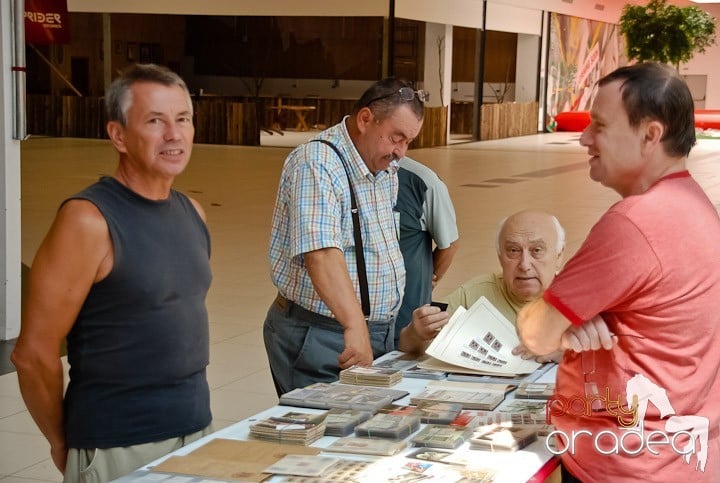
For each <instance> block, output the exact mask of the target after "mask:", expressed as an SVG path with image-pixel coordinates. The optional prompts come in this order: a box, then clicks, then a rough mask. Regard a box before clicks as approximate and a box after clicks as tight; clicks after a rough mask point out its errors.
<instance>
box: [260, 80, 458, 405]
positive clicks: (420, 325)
mask: <svg viewBox="0 0 720 483" xmlns="http://www.w3.org/2000/svg"><path fill="white" fill-rule="evenodd" d="M425 99H426V93H425V92H424V91H416V90H414V89H413V88H412V87H411V86H409V85H407V84H406V83H404V82H402V81H399V80H395V79H386V80H383V81H379V82H377V83H375V84H373V85H372V86H371V87H370V88H369V89H368V90H367V91H366V92H365V93H364V94H363V95H362V97H361V98H360V99H359V100H358V102H357V103H356V104H355V106H354V108H353V111H352V113H351V114H350V115H349V116H346V117H345V118H344V119H343V120H342V121H341V122H340V123H339V124H337V125H335V126H333V127H331V128H329V129H327V130H325V131H323V132H321V133H320V134H318V136H317V137H316V138H315V139H313V140H311V141H310V142H308V143H306V144H303V145H300V146H298V147H297V148H296V149H295V150H293V151H292V152H291V153H290V155H289V156H288V158H287V159H286V161H285V165H284V167H283V171H282V174H281V178H280V186H279V189H278V195H277V200H276V204H275V210H274V213H273V222H272V233H271V238H270V253H269V259H270V267H271V276H272V281H273V283H274V284H275V286H276V287H277V288H278V296H277V298H276V299H275V301H274V302H273V304H272V305H271V307H270V309H269V310H268V314H267V318H266V319H265V324H264V330H263V332H264V341H265V349H266V351H267V354H268V360H269V362H270V368H271V371H272V375H273V379H274V381H275V385H276V389H277V391H278V394H282V393H285V392H287V391H290V390H292V389H294V388H297V387H304V386H306V385H308V384H312V383H314V382H329V381H334V380H336V379H337V377H338V373H339V371H340V369H343V368H347V367H350V366H352V365H370V364H371V363H372V361H373V359H374V358H376V357H378V356H380V355H381V354H383V353H385V352H388V351H390V350H392V349H393V345H394V341H393V335H394V321H395V317H396V315H397V312H398V309H399V307H400V302H401V299H402V295H403V290H404V286H405V269H404V266H403V258H402V254H401V253H400V247H399V244H398V229H399V225H398V220H397V217H396V213H394V212H393V206H394V205H395V201H396V199H397V191H398V180H397V175H396V171H397V163H396V161H397V160H398V159H400V158H402V157H403V156H404V155H405V152H406V151H407V148H408V145H409V144H410V143H411V142H412V140H413V139H415V137H416V136H417V135H418V133H419V132H420V128H421V126H422V120H423V102H424V100H425ZM353 197H354V198H355V202H356V206H357V213H358V215H359V216H358V217H359V223H357V224H354V223H353V217H352V211H353V208H352V205H353ZM356 225H357V226H356ZM360 244H361V245H362V250H357V251H356V247H359V246H360ZM358 255H360V256H359V257H358ZM363 262H364V263H363ZM364 278H366V280H364ZM423 310H424V311H420V312H419V313H418V315H417V317H416V318H417V320H416V324H415V325H416V326H417V329H418V330H417V331H416V333H415V334H413V336H414V337H413V338H415V337H417V334H418V333H420V334H422V336H423V337H425V336H427V337H430V334H432V333H434V329H435V328H436V326H438V327H439V326H441V325H443V324H444V322H445V319H446V317H447V314H444V315H443V313H439V312H440V311H439V309H437V308H436V307H426V308H424V309H423Z"/></svg>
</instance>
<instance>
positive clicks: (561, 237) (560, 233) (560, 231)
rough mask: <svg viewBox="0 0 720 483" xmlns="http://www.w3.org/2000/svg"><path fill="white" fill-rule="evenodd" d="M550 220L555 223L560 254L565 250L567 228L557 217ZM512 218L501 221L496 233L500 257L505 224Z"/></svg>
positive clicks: (496, 243) (551, 217)
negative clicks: (501, 238)
mask: <svg viewBox="0 0 720 483" xmlns="http://www.w3.org/2000/svg"><path fill="white" fill-rule="evenodd" d="M549 216H550V219H551V220H552V222H553V226H554V227H555V233H557V246H556V250H557V252H558V253H560V252H561V251H562V250H563V248H565V228H563V227H562V225H561V224H560V221H559V220H558V219H557V217H556V216H555V215H549ZM508 218H510V217H509V216H506V217H505V218H503V219H502V220H500V223H499V224H498V227H497V232H496V233H495V250H497V254H498V255H500V233H502V229H503V227H504V226H505V222H506V221H507V219H508Z"/></svg>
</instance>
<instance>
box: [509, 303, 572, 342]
mask: <svg viewBox="0 0 720 483" xmlns="http://www.w3.org/2000/svg"><path fill="white" fill-rule="evenodd" d="M569 327H570V321H569V320H567V319H566V318H565V316H563V315H562V314H561V313H560V312H558V311H557V309H556V308H555V307H553V306H552V305H550V304H548V303H547V302H545V300H544V299H542V298H539V299H537V300H533V301H532V302H530V303H529V304H527V305H526V306H525V307H523V309H522V310H521V311H520V313H519V314H518V317H517V331H518V335H519V336H520V341H521V342H522V343H523V344H524V345H525V347H526V348H527V349H528V350H529V351H530V352H532V353H533V354H549V353H551V352H554V351H556V350H558V347H562V344H561V343H562V336H563V334H564V333H565V331H566V330H567V329H568V328H569Z"/></svg>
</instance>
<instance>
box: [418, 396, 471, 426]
mask: <svg viewBox="0 0 720 483" xmlns="http://www.w3.org/2000/svg"><path fill="white" fill-rule="evenodd" d="M460 411H462V404H458V403H450V402H433V401H423V402H420V403H419V404H418V405H417V411H416V412H415V415H416V416H420V422H423V423H430V424H450V423H451V422H453V421H454V420H455V418H457V416H458V415H459V414H460Z"/></svg>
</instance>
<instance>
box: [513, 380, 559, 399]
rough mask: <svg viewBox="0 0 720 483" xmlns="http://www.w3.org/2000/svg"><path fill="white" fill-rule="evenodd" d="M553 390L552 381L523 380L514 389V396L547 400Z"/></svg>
mask: <svg viewBox="0 0 720 483" xmlns="http://www.w3.org/2000/svg"><path fill="white" fill-rule="evenodd" d="M554 392H555V384H554V383H552V382H523V383H521V384H520V385H519V386H518V388H517V390H516V391H515V398H517V399H542V400H543V401H547V400H548V399H550V398H551V397H552V395H553V393H554Z"/></svg>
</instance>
